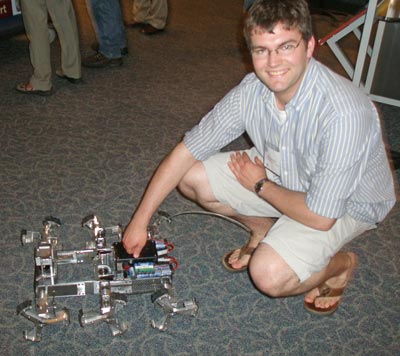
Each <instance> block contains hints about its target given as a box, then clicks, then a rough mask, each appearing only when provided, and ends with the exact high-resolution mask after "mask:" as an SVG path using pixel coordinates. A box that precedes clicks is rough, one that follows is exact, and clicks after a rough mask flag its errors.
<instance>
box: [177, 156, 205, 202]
mask: <svg viewBox="0 0 400 356" xmlns="http://www.w3.org/2000/svg"><path fill="white" fill-rule="evenodd" d="M208 186H209V184H208V178H207V174H206V172H205V169H204V165H203V163H201V162H197V163H196V164H195V165H194V166H193V167H192V168H191V169H190V170H189V171H188V172H187V173H186V174H185V175H184V177H183V178H182V179H181V181H180V182H179V184H178V190H179V191H180V192H181V193H182V194H183V195H184V196H186V197H187V198H189V199H191V200H195V201H198V200H201V199H203V197H204V196H205V195H206V193H207V189H209V188H208Z"/></svg>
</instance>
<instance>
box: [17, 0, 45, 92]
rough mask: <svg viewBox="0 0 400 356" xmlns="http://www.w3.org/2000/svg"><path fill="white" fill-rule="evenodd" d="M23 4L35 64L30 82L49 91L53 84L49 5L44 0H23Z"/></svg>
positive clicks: (31, 54)
mask: <svg viewBox="0 0 400 356" xmlns="http://www.w3.org/2000/svg"><path fill="white" fill-rule="evenodd" d="M21 6H22V15H23V19H24V24H25V29H26V33H27V35H28V38H29V51H30V57H31V63H32V66H33V75H32V77H31V79H30V82H29V83H30V85H31V86H32V87H33V88H34V89H35V90H41V91H48V90H50V89H51V87H52V84H51V62H50V42H49V30H48V26H47V5H46V2H45V1H44V0H29V1H28V0H23V1H22V2H21Z"/></svg>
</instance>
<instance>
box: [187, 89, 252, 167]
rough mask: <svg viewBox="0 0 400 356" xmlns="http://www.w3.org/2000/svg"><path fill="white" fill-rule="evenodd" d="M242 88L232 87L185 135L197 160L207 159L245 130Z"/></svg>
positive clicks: (188, 146)
mask: <svg viewBox="0 0 400 356" xmlns="http://www.w3.org/2000/svg"><path fill="white" fill-rule="evenodd" d="M241 96H242V88H241V85H238V86H237V87H235V88H234V89H232V90H231V91H230V92H229V93H228V94H227V95H226V96H225V97H224V98H223V99H222V100H221V101H220V102H219V103H218V104H217V105H216V106H215V107H214V108H213V109H212V110H211V111H210V112H209V113H208V114H207V115H206V116H205V117H204V118H203V119H202V120H201V121H200V123H199V124H197V125H196V126H194V127H193V128H192V129H191V130H190V131H188V132H186V134H185V136H184V139H183V141H184V143H185V145H186V147H187V148H188V150H189V151H190V153H191V154H192V155H193V157H194V158H196V159H197V160H205V159H207V158H208V157H210V156H211V155H213V154H215V153H216V152H218V151H219V150H220V149H221V148H223V147H224V146H226V145H227V144H229V143H230V142H232V141H233V140H235V139H236V138H238V137H239V136H240V135H242V134H243V132H244V131H245V125H244V123H243V120H242V117H243V114H242V109H241V107H242V105H241Z"/></svg>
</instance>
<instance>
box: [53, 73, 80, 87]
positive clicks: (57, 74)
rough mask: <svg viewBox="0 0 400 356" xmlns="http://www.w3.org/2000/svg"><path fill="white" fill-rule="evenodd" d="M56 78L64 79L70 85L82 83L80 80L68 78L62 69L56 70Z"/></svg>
mask: <svg viewBox="0 0 400 356" xmlns="http://www.w3.org/2000/svg"><path fill="white" fill-rule="evenodd" d="M56 76H57V77H59V78H61V79H66V80H68V81H69V82H70V83H72V84H81V83H82V78H72V77H68V76H67V75H65V74H64V73H63V71H62V69H57V70H56Z"/></svg>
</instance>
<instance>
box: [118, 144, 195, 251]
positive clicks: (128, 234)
mask: <svg viewBox="0 0 400 356" xmlns="http://www.w3.org/2000/svg"><path fill="white" fill-rule="evenodd" d="M195 163H196V159H195V158H194V157H193V156H192V154H191V153H190V152H189V150H188V149H187V148H186V146H185V144H184V143H183V142H180V143H179V144H178V145H177V146H176V147H175V148H174V150H173V151H172V152H171V153H170V154H169V155H168V156H167V157H165V159H164V160H163V161H162V162H161V164H160V166H159V167H158V168H157V170H156V172H155V174H154V176H153V178H152V179H151V181H150V184H149V186H148V187H147V189H146V191H145V193H144V196H143V198H142V200H141V202H140V204H139V206H138V208H137V209H136V212H135V214H134V215H133V217H132V219H131V221H130V223H129V224H128V226H127V227H126V229H125V231H124V237H123V240H122V241H123V244H124V247H125V249H126V251H127V252H128V253H131V254H133V255H134V256H135V257H138V256H139V254H140V252H141V250H142V248H143V247H144V245H145V244H146V240H147V226H148V225H149V223H150V220H151V218H152V216H153V215H154V213H155V212H156V210H157V209H158V207H159V206H160V205H161V203H162V202H163V201H164V199H165V198H166V197H167V196H168V194H169V193H171V191H172V190H174V189H175V188H176V187H177V185H178V184H179V182H180V181H181V179H182V178H183V177H184V175H185V174H186V173H187V172H188V171H189V169H190V168H191V167H192V166H193V165H194V164H195Z"/></svg>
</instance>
